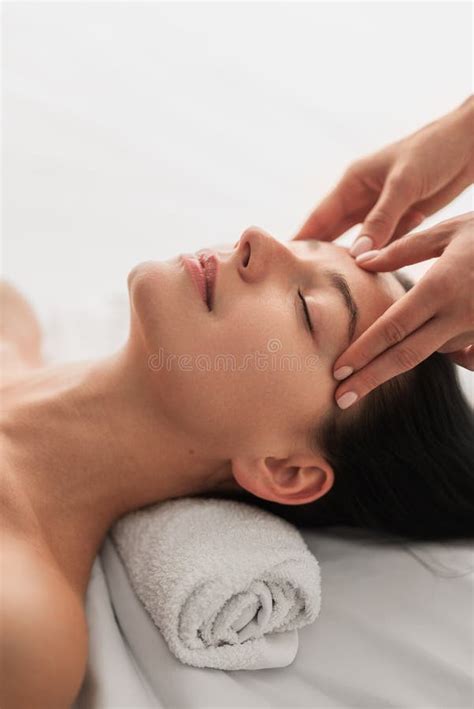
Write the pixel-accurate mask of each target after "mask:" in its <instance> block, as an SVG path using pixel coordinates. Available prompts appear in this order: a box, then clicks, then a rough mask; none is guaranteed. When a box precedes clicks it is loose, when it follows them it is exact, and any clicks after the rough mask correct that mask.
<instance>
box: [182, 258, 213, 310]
mask: <svg viewBox="0 0 474 709" xmlns="http://www.w3.org/2000/svg"><path fill="white" fill-rule="evenodd" d="M181 258H182V261H183V263H184V265H185V266H186V268H187V270H188V273H189V274H190V276H191V279H192V281H193V283H194V284H195V286H196V288H197V290H198V293H199V295H200V296H201V299H202V300H203V301H204V303H205V305H206V306H207V309H208V311H209V312H210V311H212V309H213V305H214V294H215V284H216V277H217V269H218V263H219V262H218V260H217V257H216V256H215V255H214V254H213V253H212V251H210V250H209V249H205V250H203V251H200V252H199V253H197V254H183V255H182V257H181Z"/></svg>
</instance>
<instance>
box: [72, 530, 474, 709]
mask: <svg viewBox="0 0 474 709" xmlns="http://www.w3.org/2000/svg"><path fill="white" fill-rule="evenodd" d="M303 536H304V538H305V541H306V543H307V544H308V546H309V548H310V550H311V551H312V553H313V554H315V556H316V557H317V558H318V560H319V561H320V564H321V573H322V579H323V604H322V611H321V615H320V617H319V618H318V620H317V621H316V622H315V623H314V624H312V625H310V626H308V627H306V628H303V629H302V630H300V631H299V642H300V647H299V651H298V654H297V656H296V659H295V661H294V662H293V664H292V665H290V666H289V667H287V668H283V669H271V670H259V671H238V672H223V671H219V670H208V669H196V668H193V667H189V666H187V665H183V664H181V663H180V662H179V661H178V660H177V659H176V657H175V656H174V655H172V654H171V653H170V651H169V649H168V647H167V645H166V643H165V641H164V639H163V637H162V636H161V634H160V633H159V631H158V629H157V628H156V627H155V626H154V625H153V622H152V620H151V618H150V616H149V615H148V613H147V612H146V611H145V609H144V608H143V606H142V605H141V604H140V602H139V601H138V599H137V598H136V596H135V594H134V593H133V591H132V589H131V586H130V583H129V581H128V578H127V575H126V571H125V568H124V566H123V564H122V562H121V560H120V557H119V556H118V554H117V552H116V551H115V549H114V547H113V544H112V542H111V540H110V538H109V537H108V538H107V539H106V542H105V544H104V546H103V548H102V551H101V554H100V556H98V557H97V559H96V562H95V564H94V569H93V575H92V580H91V583H90V585H89V589H88V593H87V616H88V621H89V625H90V629H91V655H90V661H89V666H88V670H87V674H86V679H85V682H84V685H83V688H82V691H81V694H80V695H79V698H78V701H77V703H76V706H75V709H116V708H118V707H130V708H132V707H133V709H138V708H139V707H140V708H142V707H143V709H145V708H148V707H149V706H153V707H160V708H163V709H164V708H165V707H173V709H178V707H179V708H180V709H185V708H186V709H187V708H189V709H198V708H201V707H202V709H205V708H206V709H207V708H209V709H210V708H211V707H215V708H216V709H223V708H224V707H239V709H244V708H245V709H247V708H248V709H255V708H256V707H258V708H259V709H260V708H261V709H263V708H266V707H268V709H277V708H280V707H281V709H288V708H289V707H292V708H293V707H311V708H312V709H318V708H320V709H327V708H329V707H337V708H338V709H342V708H343V707H361V706H363V707H367V709H369V708H372V707H373V709H380V708H381V707H388V706H390V707H410V708H414V707H417V708H420V709H421V707H423V708H425V707H426V708H427V707H430V709H438V708H439V709H447V708H448V707H450V708H451V707H452V708H454V707H456V708H457V709H468V708H470V707H472V700H473V684H472V666H473V660H474V642H473V633H472V617H471V611H472V603H473V592H474V573H473V572H474V554H473V546H472V544H461V543H460V542H457V543H453V542H450V543H443V544H416V545H403V544H394V543H392V542H387V541H385V540H384V539H382V538H380V537H375V536H372V535H369V534H365V533H362V532H360V531H355V530H353V529H350V528H347V527H337V528H333V529H332V530H331V531H328V530H324V529H320V530H318V531H309V532H304V534H303ZM104 576H105V581H104ZM111 606H112V608H113V612H114V616H115V620H112V614H111ZM130 653H131V654H130ZM152 696H153V697H154V698H153V700H151V697H152Z"/></svg>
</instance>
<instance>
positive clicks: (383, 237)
mask: <svg viewBox="0 0 474 709" xmlns="http://www.w3.org/2000/svg"><path fill="white" fill-rule="evenodd" d="M414 201H415V200H414V198H413V195H412V194H411V189H410V183H409V182H408V181H407V180H406V179H403V178H401V177H398V176H397V175H395V176H394V175H389V176H388V178H387V180H386V181H385V184H384V187H383V190H382V193H381V195H380V197H379V199H378V200H377V203H376V204H375V206H374V207H373V208H372V209H371V210H370V212H369V214H368V215H367V217H366V219H365V220H364V223H363V224H362V228H361V230H360V234H359V236H358V237H357V239H356V241H355V242H354V244H353V245H352V247H351V249H350V253H351V254H352V255H353V256H358V255H359V254H360V253H363V252H364V251H369V250H370V249H380V248H382V247H383V246H385V244H387V243H388V242H389V241H390V239H391V238H392V236H393V234H394V232H395V229H396V228H397V225H398V223H399V221H400V220H401V218H402V216H403V215H404V214H405V212H406V211H407V210H408V209H409V208H410V207H412V204H413V202H414Z"/></svg>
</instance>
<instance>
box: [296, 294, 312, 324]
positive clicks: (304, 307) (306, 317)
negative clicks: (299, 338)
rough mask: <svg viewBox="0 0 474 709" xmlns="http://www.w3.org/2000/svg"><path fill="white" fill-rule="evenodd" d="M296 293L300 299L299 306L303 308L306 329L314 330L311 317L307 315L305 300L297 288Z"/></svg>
mask: <svg viewBox="0 0 474 709" xmlns="http://www.w3.org/2000/svg"><path fill="white" fill-rule="evenodd" d="M298 295H299V297H300V300H301V308H302V310H303V315H304V317H305V319H306V322H307V325H308V329H309V331H310V332H311V333H313V332H314V328H313V324H312V322H311V318H310V315H309V310H308V306H307V305H306V300H305V298H304V297H303V294H302V293H301V291H300V290H298Z"/></svg>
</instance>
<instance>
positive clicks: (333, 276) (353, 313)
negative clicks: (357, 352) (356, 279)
mask: <svg viewBox="0 0 474 709" xmlns="http://www.w3.org/2000/svg"><path fill="white" fill-rule="evenodd" d="M323 274H324V275H325V276H327V277H328V278H329V282H330V284H331V285H332V287H333V288H335V289H336V290H337V291H338V292H339V293H340V294H341V295H342V297H343V299H344V305H345V306H346V308H347V311H348V313H349V327H348V330H347V336H348V339H349V344H350V343H351V342H352V338H353V337H354V332H355V329H356V326H357V320H358V317H359V308H358V307H357V303H356V302H355V300H354V296H353V295H352V291H351V289H350V286H349V284H348V282H347V280H346V279H345V277H344V276H343V275H342V273H339V271H330V270H326V269H324V270H323Z"/></svg>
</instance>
